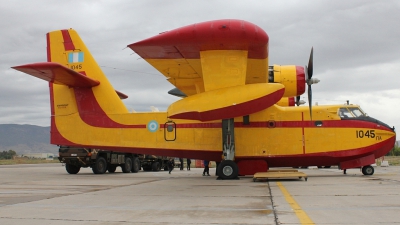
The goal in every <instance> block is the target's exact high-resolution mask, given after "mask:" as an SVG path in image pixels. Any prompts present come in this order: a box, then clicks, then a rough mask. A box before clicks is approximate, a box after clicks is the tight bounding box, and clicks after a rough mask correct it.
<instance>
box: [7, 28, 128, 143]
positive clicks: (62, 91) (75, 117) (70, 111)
mask: <svg viewBox="0 0 400 225" xmlns="http://www.w3.org/2000/svg"><path fill="white" fill-rule="evenodd" d="M46 37H47V60H48V62H43V63H34V64H27V65H22V66H16V67H13V68H14V69H16V70H20V71H22V72H25V73H27V74H30V75H32V76H35V77H38V78H41V79H43V80H46V81H49V87H50V103H51V143H52V144H62V145H73V143H71V142H69V141H68V140H66V139H65V138H63V135H62V133H63V132H74V124H75V123H82V122H84V123H86V124H87V125H89V126H97V127H115V126H117V127H124V126H126V125H124V124H121V121H116V120H118V119H117V118H118V116H117V115H119V114H124V113H129V111H128V109H127V108H126V107H125V105H124V104H123V103H122V101H121V99H120V98H122V99H123V98H127V96H126V95H124V94H122V93H120V92H118V91H115V90H114V88H113V87H112V85H111V84H110V82H109V81H108V79H107V77H106V76H105V75H104V74H103V72H102V71H101V69H100V67H99V66H98V65H97V63H96V61H95V60H94V58H93V56H92V55H91V54H90V52H89V50H88V49H87V48H86V46H85V44H84V43H83V42H82V40H81V39H80V37H79V35H78V34H77V32H76V31H75V30H73V29H69V30H57V31H52V32H49V33H48V34H47V36H46ZM57 118H60V119H62V120H65V121H67V122H66V123H63V125H59V124H58V122H57V121H59V120H57ZM60 129H61V130H63V132H61V131H60Z"/></svg>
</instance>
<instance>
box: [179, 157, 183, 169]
mask: <svg viewBox="0 0 400 225" xmlns="http://www.w3.org/2000/svg"><path fill="white" fill-rule="evenodd" d="M179 162H180V163H181V168H180V169H181V170H183V158H179Z"/></svg>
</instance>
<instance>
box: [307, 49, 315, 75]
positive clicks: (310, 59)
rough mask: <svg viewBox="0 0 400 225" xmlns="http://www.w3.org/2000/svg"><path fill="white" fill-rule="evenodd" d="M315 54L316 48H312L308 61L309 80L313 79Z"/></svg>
mask: <svg viewBox="0 0 400 225" xmlns="http://www.w3.org/2000/svg"><path fill="white" fill-rule="evenodd" d="M313 52H314V47H312V48H311V53H310V58H309V59H308V67H307V78H308V79H311V77H312V75H313Z"/></svg>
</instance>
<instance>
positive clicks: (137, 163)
mask: <svg viewBox="0 0 400 225" xmlns="http://www.w3.org/2000/svg"><path fill="white" fill-rule="evenodd" d="M139 169H140V161H139V159H138V157H135V158H133V161H132V169H131V171H132V173H137V172H139Z"/></svg>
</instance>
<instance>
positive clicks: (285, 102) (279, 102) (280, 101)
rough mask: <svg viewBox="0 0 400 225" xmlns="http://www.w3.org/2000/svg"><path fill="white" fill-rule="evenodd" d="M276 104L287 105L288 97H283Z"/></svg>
mask: <svg viewBox="0 0 400 225" xmlns="http://www.w3.org/2000/svg"><path fill="white" fill-rule="evenodd" d="M276 104H277V105H279V106H289V98H288V97H283V98H281V100H279V101H278V102H277V103H276Z"/></svg>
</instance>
